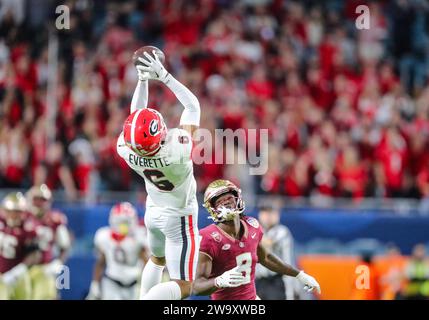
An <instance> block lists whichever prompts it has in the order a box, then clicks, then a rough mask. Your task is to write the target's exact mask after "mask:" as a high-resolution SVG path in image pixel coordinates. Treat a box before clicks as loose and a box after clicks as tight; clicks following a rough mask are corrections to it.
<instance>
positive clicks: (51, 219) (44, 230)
mask: <svg viewBox="0 0 429 320" xmlns="http://www.w3.org/2000/svg"><path fill="white" fill-rule="evenodd" d="M26 198H27V201H28V207H29V211H30V212H31V213H32V214H33V216H34V217H35V218H36V219H37V221H38V222H39V224H38V225H37V227H36V233H37V238H38V241H39V248H40V250H41V251H42V261H41V264H40V265H37V266H33V267H32V268H31V270H30V277H31V283H32V286H33V290H32V292H33V299H35V300H53V299H56V298H57V289H56V286H55V279H56V276H57V272H60V271H61V266H62V265H63V264H64V262H65V260H66V258H67V255H68V252H69V250H70V246H71V241H70V234H69V231H68V230H67V217H66V216H65V215H64V213H62V212H60V211H58V210H52V192H51V190H50V189H49V188H48V186H47V185H45V184H42V185H37V186H33V187H31V188H30V190H28V192H27V193H26ZM55 252H58V254H57V255H56V254H55Z"/></svg>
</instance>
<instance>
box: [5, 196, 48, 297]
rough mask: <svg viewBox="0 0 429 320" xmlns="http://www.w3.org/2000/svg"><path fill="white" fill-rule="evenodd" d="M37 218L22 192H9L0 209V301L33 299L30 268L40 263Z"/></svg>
mask: <svg viewBox="0 0 429 320" xmlns="http://www.w3.org/2000/svg"><path fill="white" fill-rule="evenodd" d="M36 226H37V221H35V219H34V218H33V217H32V216H31V215H30V214H29V213H28V212H27V202H26V199H25V197H24V195H23V194H22V193H21V192H13V193H10V194H8V195H7V196H6V197H5V198H4V199H3V201H2V203H1V208H0V300H7V299H11V300H12V299H13V300H23V299H31V298H32V294H31V289H32V287H31V281H30V276H29V274H28V267H30V266H32V265H34V264H35V263H38V262H40V260H41V253H40V251H39V250H38V243H37V235H36Z"/></svg>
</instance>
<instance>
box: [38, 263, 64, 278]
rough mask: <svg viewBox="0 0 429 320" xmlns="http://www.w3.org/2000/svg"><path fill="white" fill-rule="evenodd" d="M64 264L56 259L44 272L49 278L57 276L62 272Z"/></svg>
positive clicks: (44, 268) (47, 265) (46, 266)
mask: <svg viewBox="0 0 429 320" xmlns="http://www.w3.org/2000/svg"><path fill="white" fill-rule="evenodd" d="M62 266H63V262H62V261H61V260H60V259H55V260H52V261H51V262H49V263H48V264H46V265H45V266H44V267H43V271H44V272H45V274H46V275H47V276H56V275H57V274H58V273H60V272H61V268H62Z"/></svg>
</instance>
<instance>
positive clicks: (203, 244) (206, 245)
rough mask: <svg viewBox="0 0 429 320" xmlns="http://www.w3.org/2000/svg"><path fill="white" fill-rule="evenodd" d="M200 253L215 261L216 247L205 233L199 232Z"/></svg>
mask: <svg viewBox="0 0 429 320" xmlns="http://www.w3.org/2000/svg"><path fill="white" fill-rule="evenodd" d="M200 237H201V240H200V252H201V253H203V254H205V255H207V256H209V257H210V259H212V260H215V259H216V257H217V246H216V243H215V241H214V239H213V238H212V237H211V236H210V235H209V234H208V233H207V232H200Z"/></svg>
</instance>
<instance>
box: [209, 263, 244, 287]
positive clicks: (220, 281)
mask: <svg viewBox="0 0 429 320" xmlns="http://www.w3.org/2000/svg"><path fill="white" fill-rule="evenodd" d="M239 268H240V267H239V266H236V267H235V268H232V269H231V270H228V271H225V272H224V273H223V274H222V275H220V276H218V277H216V278H215V286H216V287H218V288H233V287H238V286H241V285H242V284H244V282H245V278H244V276H243V274H242V273H241V271H238V269H239Z"/></svg>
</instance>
